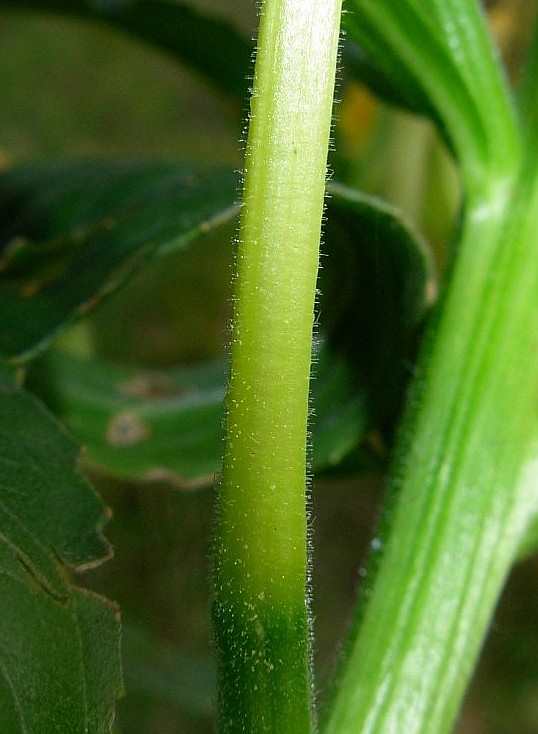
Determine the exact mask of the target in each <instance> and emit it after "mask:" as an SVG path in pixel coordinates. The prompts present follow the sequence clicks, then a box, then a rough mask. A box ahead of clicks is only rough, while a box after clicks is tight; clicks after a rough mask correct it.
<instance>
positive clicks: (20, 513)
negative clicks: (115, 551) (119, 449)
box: [0, 364, 121, 734]
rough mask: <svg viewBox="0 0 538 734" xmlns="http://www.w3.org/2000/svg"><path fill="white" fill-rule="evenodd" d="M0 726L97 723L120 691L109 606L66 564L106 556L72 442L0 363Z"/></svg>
mask: <svg viewBox="0 0 538 734" xmlns="http://www.w3.org/2000/svg"><path fill="white" fill-rule="evenodd" d="M0 414H1V415H2V423H1V424H0V469H1V471H0V475H1V477H2V479H1V483H0V585H1V589H0V595H1V598H2V615H1V616H0V730H1V731H5V732H21V733H22V732H25V734H41V733H42V732H51V734H52V733H54V732H57V733H58V734H63V732H66V731H69V732H74V733H75V734H78V733H79V732H80V734H83V733H85V732H95V733H97V732H106V731H109V729H110V724H111V720H112V714H113V704H114V700H115V698H117V697H118V696H119V694H120V692H121V674H120V664H119V629H118V619H117V616H118V615H117V610H116V609H115V607H114V606H113V605H112V604H110V603H109V602H107V601H106V600H104V599H102V598H100V597H98V596H96V595H94V594H91V593H89V592H87V591H84V590H82V589H77V588H76V587H73V586H72V585H71V584H70V582H69V579H68V574H67V571H68V570H69V569H75V570H82V569H84V568H87V567H89V566H93V565H96V564H98V563H100V562H101V561H103V560H104V559H106V557H107V556H108V554H109V548H108V545H107V543H106V541H105V540H104V538H103V536H102V534H101V527H102V525H103V523H104V520H105V512H104V508H103V506H102V504H101V502H100V500H99V499H98V497H97V495H96V494H95V493H94V492H93V490H92V488H91V487H90V485H89V484H88V483H87V482H86V481H85V480H84V478H83V477H82V475H81V474H80V473H78V471H77V470H76V459H77V449H76V446H75V444H74V443H72V442H71V440H70V439H68V437H67V436H66V435H65V434H64V433H63V432H62V430H61V429H60V427H59V426H58V425H57V424H56V422H55V420H54V419H53V418H52V417H51V416H50V415H49V414H48V413H47V411H46V410H45V409H44V408H43V407H42V406H41V404H40V403H38V402H37V401H36V400H35V399H34V398H32V397H31V396H29V395H28V394H26V393H25V392H24V391H22V390H21V389H19V388H18V387H17V385H16V383H15V381H14V379H13V377H12V375H11V374H10V373H9V370H8V369H7V367H6V366H5V365H3V364H2V366H1V368H0Z"/></svg>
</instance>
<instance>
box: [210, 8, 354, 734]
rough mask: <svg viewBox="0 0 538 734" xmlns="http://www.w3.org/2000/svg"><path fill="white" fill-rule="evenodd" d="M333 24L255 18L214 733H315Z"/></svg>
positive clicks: (222, 498)
mask: <svg viewBox="0 0 538 734" xmlns="http://www.w3.org/2000/svg"><path fill="white" fill-rule="evenodd" d="M340 12H341V0H265V2H264V3H263V4H262V6H261V20H260V31H259V41H258V51H257V59H256V68H255V78H254V90H253V95H252V101H251V119H250V125H249V134H248V141H247V155H246V163H245V181H244V195H243V208H242V216H241V223H240V237H239V243H238V251H237V277H236V282H235V303H234V305H235V310H234V323H233V332H232V343H231V370H230V383H229V389H228V395H227V399H226V411H227V413H226V445H225V456H224V466H223V472H222V479H221V483H220V487H219V491H218V521H217V532H216V542H215V581H216V597H215V604H214V626H215V635H216V640H217V645H218V655H219V676H220V677H219V698H220V701H219V703H220V728H221V731H222V732H230V733H233V734H238V732H251V733H252V734H258V732H264V731H274V732H278V733H279V734H285V732H290V734H301V732H308V731H310V730H311V728H312V726H313V714H312V705H311V701H310V696H311V681H310V653H309V622H308V609H307V599H308V594H307V523H306V498H305V491H306V490H305V488H306V448H307V433H306V426H307V418H308V388H309V375H310V359H311V338H312V325H313V309H314V300H315V289H316V277H317V267H318V253H319V240H320V228H321V217H322V211H323V198H324V187H325V176H326V160H327V150H328V142H329V134H330V125H331V111H332V100H333V93H334V79H335V69H336V56H337V47H338V37H339V24H340Z"/></svg>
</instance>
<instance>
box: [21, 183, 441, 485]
mask: <svg viewBox="0 0 538 734" xmlns="http://www.w3.org/2000/svg"><path fill="white" fill-rule="evenodd" d="M330 192H331V197H330V200H329V204H328V222H327V228H326V242H327V246H326V249H327V251H328V253H329V258H324V268H323V269H322V285H321V287H322V293H323V295H322V300H321V323H322V330H321V331H320V333H319V334H318V336H317V340H316V349H315V355H314V360H315V367H314V379H313V380H312V409H313V416H312V421H311V436H312V446H313V449H312V451H313V453H312V467H313V469H314V471H317V472H319V471H322V470H326V469H328V468H330V467H334V466H336V465H338V464H339V463H340V462H341V461H342V459H343V458H344V457H346V456H347V455H348V454H349V452H350V451H351V450H352V449H353V448H354V447H356V446H357V444H358V443H359V442H360V441H361V440H362V439H363V437H364V435H365V432H366V431H367V430H368V429H369V428H370V427H371V426H372V425H377V426H379V425H381V424H384V423H388V422H390V421H391V420H392V419H393V418H394V416H395V415H396V414H397V412H398V410H399V407H400V403H399V395H400V391H401V389H402V385H403V384H404V383H405V380H406V378H407V370H406V360H408V361H411V360H412V357H413V347H414V340H415V337H416V335H417V331H418V329H419V328H420V325H421V321H422V318H423V316H424V312H425V309H426V305H427V304H426V291H427V288H428V286H429V285H431V282H432V281H431V279H432V271H431V263H430V261H429V259H428V256H427V252H426V250H425V248H424V247H423V245H422V244H421V243H420V241H419V240H417V238H416V235H414V233H412V231H411V230H410V229H409V228H408V227H407V226H406V225H405V224H404V223H403V222H402V221H400V219H399V218H398V217H399V214H398V213H397V212H396V210H394V209H393V208H391V207H389V206H388V205H386V204H380V203H379V202H378V201H377V200H375V199H372V198H371V197H366V196H363V195H360V194H359V193H357V192H356V191H351V190H349V189H346V188H344V187H342V186H339V185H336V184H332V185H331V187H330ZM357 314H358V315H357ZM358 343H361V344H365V345H367V349H363V350H360V351H359V350H358V349H357V344H358ZM31 385H32V389H34V390H36V391H37V392H38V393H39V394H41V395H43V396H44V397H45V399H46V400H47V402H48V403H49V405H50V406H51V407H52V409H53V410H54V411H55V412H57V413H58V414H59V415H61V416H62V418H63V419H64V420H65V421H66V423H67V424H68V425H69V426H70V428H71V429H72V430H73V432H74V433H75V435H76V436H77V437H78V439H79V440H80V441H81V442H82V443H83V444H84V445H85V446H86V448H87V457H88V460H89V461H90V462H92V463H93V464H95V465H97V466H100V467H102V468H104V469H106V470H107V471H109V472H112V473H113V474H116V475H119V476H124V477H137V478H146V479H147V478H153V479H166V480H167V481H171V482H173V483H175V484H176V485H177V486H179V487H182V488H195V487H198V486H207V485H208V484H210V483H211V482H212V481H213V477H214V475H215V474H216V473H217V472H218V471H219V469H220V462H221V452H222V431H221V419H222V400H223V396H224V392H225V386H226V366H225V364H224V362H223V361H222V360H217V361H213V362H209V363H204V364H199V365H196V366H194V367H182V368H177V369H166V370H139V369H136V368H132V367H124V366H119V365H115V364H114V365H113V364H109V363H107V362H104V361H100V360H91V361H86V360H80V359H78V358H75V357H74V356H71V355H69V354H66V353H65V352H59V351H58V352H55V351H51V353H50V354H48V355H47V356H46V357H45V358H44V360H43V361H42V362H41V363H40V364H39V365H38V369H37V370H36V371H35V372H34V373H33V379H32V383H31Z"/></svg>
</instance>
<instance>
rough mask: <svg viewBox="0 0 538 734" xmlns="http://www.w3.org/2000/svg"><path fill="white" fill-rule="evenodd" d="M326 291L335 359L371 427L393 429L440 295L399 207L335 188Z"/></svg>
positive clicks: (327, 242)
mask: <svg viewBox="0 0 538 734" xmlns="http://www.w3.org/2000/svg"><path fill="white" fill-rule="evenodd" d="M329 194H330V198H329V200H328V206H327V223H326V227H325V236H324V239H325V247H324V251H325V254H326V255H327V257H324V258H323V259H322V268H321V278H320V289H321V305H320V308H321V313H322V316H323V323H324V328H325V330H326V332H327V334H328V335H329V342H330V348H331V349H332V350H333V352H335V353H338V354H339V355H341V357H342V356H343V355H345V358H346V362H347V364H352V365H353V369H354V375H355V377H354V380H355V384H356V387H355V390H356V392H357V394H360V395H361V400H362V401H363V402H364V408H363V410H364V412H365V414H366V415H367V416H368V421H367V426H369V427H370V426H372V425H373V426H377V427H379V426H380V425H383V424H384V423H385V422H386V421H388V423H389V424H391V423H392V421H393V420H394V418H395V416H396V415H397V413H398V411H399V409H400V407H401V406H400V401H401V396H402V394H403V391H404V390H403V389H404V386H405V383H406V381H407V379H408V378H409V376H410V371H411V365H412V362H413V359H414V356H415V347H416V342H417V335H418V333H419V331H420V329H421V327H422V323H423V320H424V317H425V314H426V311H427V308H428V304H429V303H431V301H432V300H433V298H434V296H435V281H434V276H433V266H432V261H431V258H430V256H429V251H428V249H427V247H426V245H425V243H424V242H423V241H421V239H420V237H419V236H418V235H417V233H416V232H414V231H413V230H412V228H411V227H410V226H409V225H408V224H407V223H406V222H405V220H404V218H403V217H402V214H401V212H400V211H399V210H397V209H396V208H394V207H392V206H390V205H388V204H386V203H385V202H383V201H380V200H378V199H376V198H374V197H371V196H367V195H365V194H361V193H360V192H358V191H356V190H354V189H349V188H347V187H344V186H342V185H340V184H337V183H333V184H331V185H330V187H329Z"/></svg>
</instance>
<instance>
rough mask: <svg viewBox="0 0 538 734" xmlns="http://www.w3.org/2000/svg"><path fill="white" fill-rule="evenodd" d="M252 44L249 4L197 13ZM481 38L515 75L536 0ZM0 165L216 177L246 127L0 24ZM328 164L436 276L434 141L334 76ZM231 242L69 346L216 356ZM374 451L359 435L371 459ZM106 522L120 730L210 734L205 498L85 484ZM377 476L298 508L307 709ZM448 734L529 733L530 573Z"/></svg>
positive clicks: (536, 704) (536, 617)
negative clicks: (304, 563)
mask: <svg viewBox="0 0 538 734" xmlns="http://www.w3.org/2000/svg"><path fill="white" fill-rule="evenodd" d="M193 4H194V5H196V6H198V7H199V8H200V9H203V10H206V11H208V12H214V13H216V14H220V15H222V16H225V17H227V18H229V19H231V20H232V21H233V22H234V24H235V25H236V27H237V28H239V29H241V30H242V31H243V32H244V33H245V34H246V35H247V36H249V37H253V36H254V31H255V3H254V2H253V1H252V0H228V2H227V3H222V0H203V1H202V0H197V2H196V3H193ZM488 5H489V6H490V11H491V17H492V26H493V28H494V30H495V33H496V34H497V36H498V38H499V39H500V42H501V46H502V48H503V52H504V53H505V55H506V57H507V59H508V63H509V69H510V74H511V76H513V77H517V67H518V63H519V59H520V54H521V49H522V48H523V47H524V41H525V34H526V30H527V28H528V27H529V23H528V19H529V17H530V14H531V13H532V12H533V6H534V0H506V1H499V2H492V3H489V4H488ZM0 34H1V37H2V40H3V44H2V53H1V54H0V89H1V90H2V105H1V112H0V165H1V166H2V167H7V166H9V165H10V164H13V163H16V162H17V161H19V160H23V159H28V158H32V159H49V158H54V159H64V158H72V157H81V156H82V157H95V156H97V157H105V158H124V157H126V158H128V157H134V158H145V157H158V158H164V159H167V160H169V159H176V160H202V161H216V162H219V163H225V164H229V165H231V166H232V167H235V168H239V167H240V166H241V157H242V144H241V142H240V141H241V138H242V136H243V134H244V133H243V119H242V118H243V113H242V111H241V110H237V109H235V108H233V107H231V106H230V104H229V102H227V101H226V100H225V99H221V98H219V97H218V96H217V95H215V94H214V93H213V92H212V91H211V90H210V89H209V88H208V87H207V86H206V85H205V84H204V83H202V82H201V81H200V80H199V79H197V78H195V77H194V76H193V75H192V74H190V73H189V72H188V71H187V70H185V69H184V68H182V67H181V66H179V65H178V64H177V63H176V62H174V61H173V60H171V59H169V58H167V57H165V56H163V55H162V54H160V53H159V52H157V51H155V50H153V49H151V48H148V47H146V46H143V45H142V44H140V43H138V42H136V41H133V40H132V39H130V38H127V37H125V36H123V35H121V34H119V33H116V32H112V31H110V30H109V29H105V28H102V27H97V26H95V25H91V24H88V23H80V22H75V21H71V20H65V19H61V18H59V17H52V16H47V17H44V16H40V15H38V14H35V15H31V14H25V13H17V12H1V13H0ZM339 97H340V100H341V102H340V105H339V108H338V112H337V115H338V123H337V124H336V127H335V145H334V150H333V151H332V153H331V157H332V167H333V169H334V171H335V175H336V177H339V178H343V179H345V180H346V182H347V183H350V184H353V185H357V186H359V187H361V188H363V189H365V190H367V191H369V192H372V193H377V194H380V195H382V196H383V197H385V198H387V199H389V200H390V201H391V202H393V203H395V204H398V205H399V206H401V207H403V208H404V209H405V210H406V211H407V212H408V214H409V215H410V216H411V217H412V218H413V220H414V221H415V222H417V223H418V225H419V226H420V227H421V228H422V230H423V231H424V232H425V233H426V234H427V236H428V238H429V239H430V241H431V242H432V243H433V246H434V252H435V254H436V259H437V263H438V265H439V267H441V268H442V266H443V263H444V258H445V254H446V249H447V242H448V241H449V238H450V227H451V224H452V221H453V218H454V216H455V212H456V209H457V201H458V183H457V179H456V176H455V174H454V171H453V169H452V167H451V164H450V161H449V160H448V158H447V156H446V154H445V153H444V151H443V150H442V149H441V147H440V145H439V143H438V141H437V140H436V138H435V134H434V133H433V131H432V129H431V128H430V127H429V126H428V125H427V124H426V123H424V122H423V121H421V120H416V119H414V118H412V117H411V116H409V115H406V114H404V113H401V112H395V111H393V110H389V109H387V108H386V107H383V106H381V105H379V104H378V103H377V102H375V101H374V100H373V99H372V97H371V96H370V95H369V94H368V93H367V92H366V91H365V90H364V89H363V88H362V87H360V86H359V85H357V84H356V83H355V82H352V81H351V80H349V79H347V78H345V77H344V75H342V78H341V80H340V89H339ZM233 235H234V230H233V227H232V226H230V227H228V229H227V230H226V231H225V232H223V233H219V235H218V236H217V235H212V236H211V237H209V238H206V239H205V240H204V242H203V246H198V247H196V248H194V249H193V250H191V251H189V252H186V253H182V254H179V255H175V256H173V257H172V258H170V259H168V260H167V261H166V262H164V263H163V262H162V261H161V262H159V263H156V264H155V265H153V266H152V267H151V268H150V269H149V270H147V271H145V272H144V273H143V274H141V275H138V276H137V277H136V278H135V279H134V281H133V282H132V283H131V284H130V285H129V287H128V288H127V289H126V290H125V291H124V292H122V293H121V294H119V295H117V296H115V297H114V298H113V299H111V300H110V301H109V302H108V303H107V304H105V306H104V307H103V308H101V309H100V311H98V313H97V314H96V315H95V316H94V317H93V318H92V320H91V321H90V322H89V323H87V324H84V325H83V326H79V327H77V328H76V329H75V330H74V332H73V333H72V334H71V335H69V337H68V338H67V341H69V343H70V345H71V347H72V348H74V349H77V350H79V351H84V350H89V349H91V350H93V351H94V352H97V353H98V354H103V355H105V356H107V357H108V358H112V359H116V360H118V361H122V362H129V363H132V364H137V365H149V366H153V365H169V364H177V363H182V362H183V363H185V362H193V361H195V360H197V359H201V358H206V357H211V356H215V355H218V354H221V353H222V352H223V351H224V348H225V346H224V345H225V344H226V339H227V324H228V319H229V297H230V285H229V283H230V276H231V267H232V248H231V246H230V241H231V240H232V239H233ZM375 441H376V437H372V442H373V443H374V444H375ZM95 481H96V483H97V485H98V487H99V489H100V491H101V493H102V494H103V496H104V498H105V501H106V502H107V504H108V505H109V506H110V507H111V508H112V510H113V515H114V519H113V521H112V522H111V523H110V525H109V527H108V536H109V538H110V539H111V541H112V543H113V545H114V548H115V559H114V561H113V562H111V563H109V564H107V565H105V566H104V567H103V568H101V569H99V570H97V571H94V572H92V573H91V574H86V575H85V576H84V578H83V579H81V580H80V582H81V583H86V584H89V585H90V586H91V587H93V588H95V589H97V590H99V591H100V592H102V593H104V594H105V595H106V596H108V597H110V598H113V599H116V600H117V601H118V602H119V603H120V605H121V608H122V611H123V618H124V624H125V631H124V665H125V679H126V687H127V691H126V696H125V698H124V699H123V700H122V701H121V702H120V704H119V708H118V717H117V732H120V733H123V734H182V733H185V734H205V733H207V732H210V731H212V706H213V695H214V670H213V665H212V657H211V631H210V584H209V576H210V560H209V559H210V551H211V548H210V537H211V514H212V501H213V498H212V491H211V490H210V489H206V490H201V491H197V492H194V491H191V492H180V491H177V489H174V488H172V487H170V486H167V485H166V484H165V483H152V484H151V485H145V484H143V483H135V484H133V483H121V482H115V481H112V480H110V479H108V478H105V477H101V476H99V477H95ZM381 487H382V480H381V476H380V472H379V471H378V470H377V471H376V470H371V471H369V472H368V473H367V475H366V476H361V477H359V478H354V477H347V478H345V479H343V478H338V477H336V478H334V477H333V478H324V479H319V480H316V482H315V484H314V487H313V490H312V499H311V504H312V507H311V526H312V541H313V582H314V593H313V603H312V606H313V615H314V620H315V633H316V634H315V637H316V647H315V656H316V660H315V664H316V668H317V681H318V688H319V694H320V698H322V697H323V691H324V687H325V685H326V682H327V680H328V677H329V674H330V671H331V669H332V666H333V664H334V662H335V660H336V658H337V654H338V652H337V651H338V645H339V642H340V641H341V639H342V635H343V634H344V631H345V627H346V624H347V621H348V619H349V614H350V609H351V606H352V604H353V601H354V598H355V593H356V589H357V586H358V584H359V582H360V569H361V564H362V563H363V561H364V557H365V554H366V552H367V548H368V544H369V542H370V538H371V536H372V533H373V530H374V527H375V518H376V514H377V508H378V506H379V501H380V497H381V494H382V489H381ZM457 732H458V734H536V732H538V558H537V557H534V558H532V559H530V560H528V561H526V562H525V563H524V564H521V565H519V566H518V567H517V568H516V569H515V571H514V573H513V575H512V578H511V579H510V582H509V584H508V586H507V588H506V591H505V594H504V596H503V599H502V601H501V604H500V606H499V609H498V612H497V614H496V617H495V620H494V622H493V624H492V627H491V633H490V637H489V640H488V643H487V645H486V648H485V650H484V653H483V656H482V660H481V663H480V666H479V669H478V671H477V673H476V675H475V680H474V682H473V685H472V687H471V690H470V692H469V695H468V699H467V702H466V705H465V708H464V710H463V712H462V715H461V719H460V722H459V724H458V729H457Z"/></svg>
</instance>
